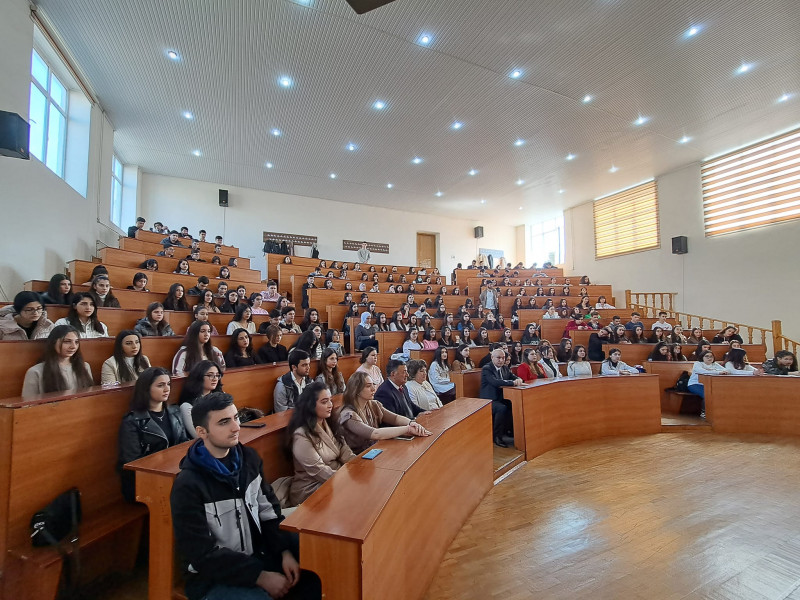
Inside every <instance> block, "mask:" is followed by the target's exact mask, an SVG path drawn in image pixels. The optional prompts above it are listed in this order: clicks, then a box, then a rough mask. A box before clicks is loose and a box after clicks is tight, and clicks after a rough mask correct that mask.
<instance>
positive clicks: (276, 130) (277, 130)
mask: <svg viewBox="0 0 800 600" xmlns="http://www.w3.org/2000/svg"><path fill="white" fill-rule="evenodd" d="M270 133H271V134H272V135H274V136H275V137H281V130H280V129H277V128H276V129H273V130H272V131H270Z"/></svg>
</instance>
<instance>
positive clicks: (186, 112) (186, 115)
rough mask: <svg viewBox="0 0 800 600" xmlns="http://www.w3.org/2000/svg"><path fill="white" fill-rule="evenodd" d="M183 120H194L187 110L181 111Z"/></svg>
mask: <svg viewBox="0 0 800 600" xmlns="http://www.w3.org/2000/svg"><path fill="white" fill-rule="evenodd" d="M183 118H184V119H186V120H187V121H191V120H192V119H194V115H193V114H192V113H190V112H189V111H188V110H185V111H183Z"/></svg>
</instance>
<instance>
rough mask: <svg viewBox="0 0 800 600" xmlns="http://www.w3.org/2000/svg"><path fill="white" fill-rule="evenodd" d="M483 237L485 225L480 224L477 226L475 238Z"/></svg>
mask: <svg viewBox="0 0 800 600" xmlns="http://www.w3.org/2000/svg"><path fill="white" fill-rule="evenodd" d="M482 237H483V227H481V226H480V225H479V226H478V227H476V228H475V239H478V238H482Z"/></svg>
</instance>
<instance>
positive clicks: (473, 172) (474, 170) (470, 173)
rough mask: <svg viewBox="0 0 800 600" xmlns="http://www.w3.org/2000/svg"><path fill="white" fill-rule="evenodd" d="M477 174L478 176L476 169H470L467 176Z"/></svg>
mask: <svg viewBox="0 0 800 600" xmlns="http://www.w3.org/2000/svg"><path fill="white" fill-rule="evenodd" d="M477 174H478V170H477V169H470V170H469V171H467V175H477Z"/></svg>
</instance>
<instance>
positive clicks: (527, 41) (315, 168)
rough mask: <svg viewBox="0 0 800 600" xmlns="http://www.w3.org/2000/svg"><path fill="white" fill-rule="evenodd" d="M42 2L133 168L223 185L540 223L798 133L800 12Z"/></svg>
mask: <svg viewBox="0 0 800 600" xmlns="http://www.w3.org/2000/svg"><path fill="white" fill-rule="evenodd" d="M35 1H36V4H37V5H38V7H39V8H40V11H41V13H42V14H43V16H44V18H45V19H46V21H47V22H48V23H49V24H50V26H51V27H52V28H53V29H54V30H55V32H56V33H57V35H58V36H59V38H60V39H61V40H62V43H63V45H64V46H66V49H67V51H68V52H69V53H70V54H71V56H72V57H73V59H74V60H75V62H77V64H78V66H79V68H80V70H81V72H82V74H83V76H84V78H85V79H86V80H87V82H88V83H89V86H90V87H91V89H92V90H93V92H94V93H95V94H96V96H97V98H98V99H99V101H100V103H101V105H102V107H103V108H104V110H105V111H106V112H107V114H108V115H109V118H110V119H111V121H112V123H113V125H114V128H115V141H114V145H115V148H116V150H117V152H118V154H119V156H120V157H121V158H122V160H123V161H124V162H126V163H132V164H137V165H140V166H141V167H142V168H143V170H144V171H145V172H147V173H155V174H162V175H169V176H174V177H183V178H188V179H197V180H203V181H212V182H217V183H219V184H221V185H226V186H243V187H250V188H256V189H264V190H271V191H276V192H285V193H288V194H298V195H302V196H311V197H319V198H327V199H330V200H337V201H346V202H355V203H359V204H369V205H376V206H386V207H400V206H405V207H407V208H408V209H410V210H413V211H418V212H429V213H435V214H450V215H452V214H458V215H460V216H462V217H467V218H474V219H481V218H486V217H489V216H497V214H498V211H501V210H502V211H505V210H508V211H513V213H512V214H513V217H512V220H514V221H515V222H521V221H523V219H525V220H535V216H536V215H545V214H547V213H552V212H553V211H554V210H555V209H560V208H562V207H567V206H571V205H575V204H579V203H582V202H584V201H586V200H589V199H592V198H594V197H597V196H600V195H602V194H605V193H609V192H612V191H615V190H617V189H620V188H623V187H626V186H629V185H632V184H635V183H638V182H640V181H643V180H646V179H648V178H651V177H653V176H654V175H661V174H664V173H668V172H670V171H672V170H674V169H676V168H679V167H681V166H683V165H687V164H689V163H692V162H694V161H700V160H702V159H703V158H706V157H708V156H710V155H713V154H717V153H720V152H723V151H725V150H728V149H731V148H733V147H736V146H739V145H741V144H744V143H746V142H749V141H753V140H755V139H757V138H760V137H764V136H765V135H767V134H771V133H774V132H778V131H781V130H785V129H787V128H789V127H791V126H793V125H795V124H797V123H799V122H800V34H799V32H800V2H796V1H793V0H761V1H753V2H742V1H741V0H713V1H710V0H706V1H699V0H695V1H692V0H669V1H662V2H657V1H645V0H639V1H633V0H540V1H526V0H491V1H486V0H451V1H444V0H440V1H436V2H433V1H431V0H396V1H395V2H393V3H392V4H389V5H387V6H384V7H382V8H379V9H377V10H375V11H373V12H371V13H368V14H366V15H363V16H358V15H356V14H355V13H354V12H353V11H352V10H351V9H350V8H349V6H348V5H347V4H346V2H345V0H308V2H309V4H310V5H309V6H304V5H303V3H304V2H305V1H306V0H295V1H292V0H236V1H232V0H191V1H188V0H136V1H135V2H129V1H126V2H122V1H118V0H69V1H68V2H65V1H63V0H35ZM692 27H695V28H696V30H695V32H694V33H696V34H695V35H690V34H689V33H688V32H689V30H690V28H692ZM423 34H427V35H429V36H431V39H430V43H429V45H428V46H427V47H426V46H424V45H422V43H421V40H420V36H421V35H423ZM169 50H175V51H177V52H178V53H179V56H180V60H178V61H173V60H170V59H169V58H168V57H167V51H169ZM742 65H747V67H746V71H747V72H743V73H739V72H738V70H739V69H740V67H741V66H742ZM515 70H518V71H519V74H518V75H519V76H518V77H517V78H513V77H511V76H510V75H511V74H512V73H513V72H514V71H515ZM281 77H290V78H291V85H290V86H289V87H283V86H282V85H281ZM284 83H286V82H284ZM784 94H786V96H784ZM587 95H590V96H591V97H592V99H591V101H590V102H584V99H585V97H586V96H587ZM781 97H784V99H785V101H783V102H779V101H778V100H779V98H781ZM377 100H381V101H383V102H385V108H383V109H382V110H376V109H375V108H373V105H374V103H375V101H377ZM186 111H190V112H191V113H192V115H193V117H194V118H193V119H192V120H188V119H186V118H184V117H183V116H182V114H183V113H184V112H186ZM640 117H642V118H643V122H642V123H641V124H638V125H637V124H636V121H637V119H639V118H640ZM456 122H457V123H460V124H461V127H460V128H457V129H456V128H453V124H454V123H456ZM274 129H279V130H280V132H281V135H280V136H276V135H273V133H272V131H273V130H274ZM517 140H520V141H521V142H522V143H521V144H520V145H515V142H516V141H517ZM682 142H683V143H682ZM351 143H352V144H353V145H354V147H355V150H354V151H351V150H349V149H348V144H351ZM195 150H199V151H200V152H201V156H199V157H198V156H194V155H193V154H192V153H193V151H195ZM571 155H574V157H573V158H572V159H571V160H568V159H567V157H568V156H571ZM415 157H419V158H421V159H422V162H421V163H420V164H413V163H412V159H414V158H415ZM266 163H271V164H272V165H273V166H272V168H267V167H266V166H265V165H266ZM612 167H614V168H616V171H615V172H613V173H612V172H610V171H611V170H612ZM471 170H474V171H476V173H475V174H474V175H470V174H469V172H470V171H471ZM333 173H335V174H336V178H335V179H333V178H332V177H331V174H333ZM389 183H391V184H392V188H391V189H389V188H388V187H387V184H389ZM437 193H439V195H437ZM481 200H484V201H485V202H484V203H481ZM520 207H523V209H522V210H521V211H520Z"/></svg>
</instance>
